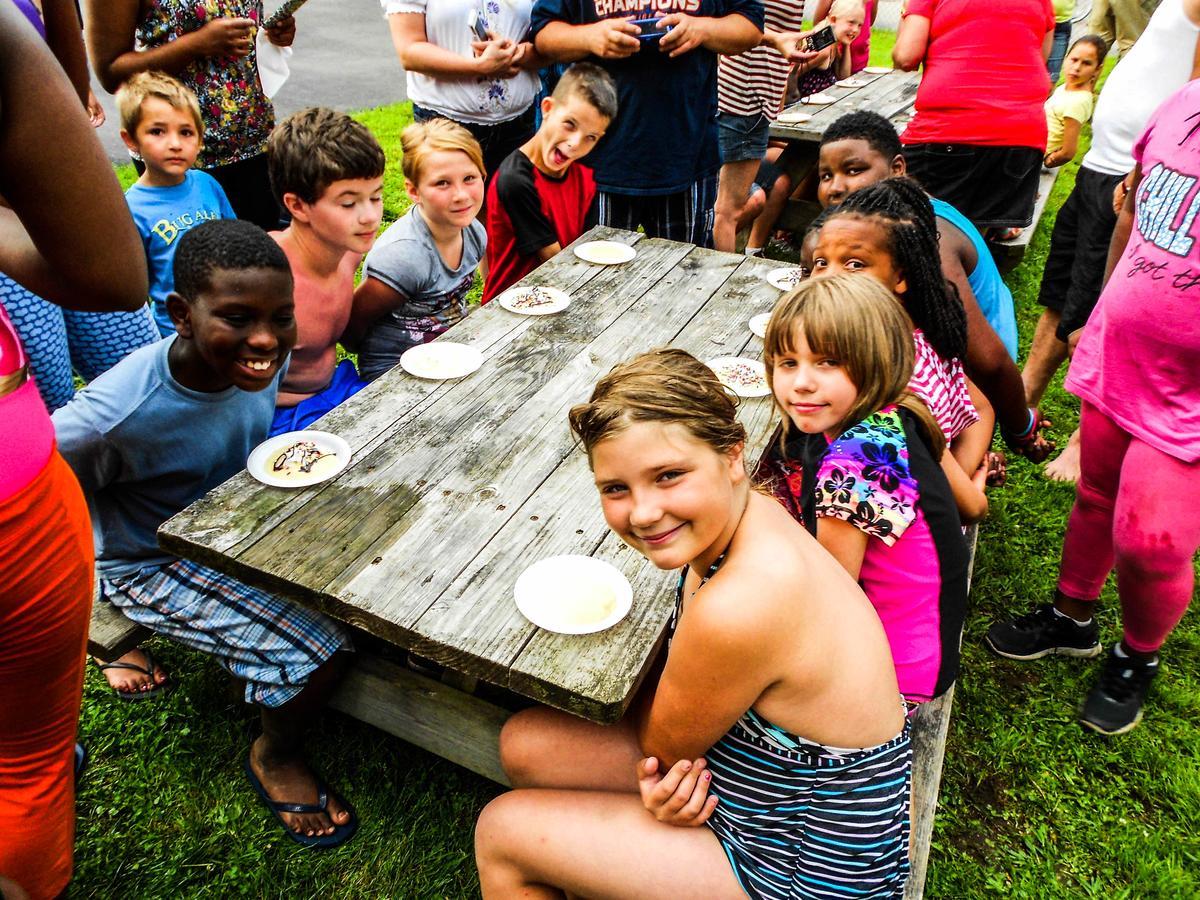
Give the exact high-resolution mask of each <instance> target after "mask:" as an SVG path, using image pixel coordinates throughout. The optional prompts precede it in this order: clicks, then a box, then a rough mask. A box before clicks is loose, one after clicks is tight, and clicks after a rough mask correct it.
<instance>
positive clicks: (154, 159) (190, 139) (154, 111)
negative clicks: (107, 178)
mask: <svg viewBox="0 0 1200 900" xmlns="http://www.w3.org/2000/svg"><path fill="white" fill-rule="evenodd" d="M117 109H118V110H119V112H120V114H121V140H123V141H124V142H125V146H126V147H128V148H129V152H130V153H132V154H134V156H135V157H136V158H138V159H140V160H141V161H142V162H143V163H144V164H145V166H146V170H145V171H144V172H142V175H141V177H140V178H139V179H138V180H137V181H136V182H135V183H134V184H132V185H130V187H129V190H128V191H126V192H125V201H126V202H127V203H128V204H129V211H130V212H131V213H132V214H133V221H134V222H135V223H136V224H137V228H138V231H139V232H140V233H141V235H142V244H143V245H144V246H145V248H146V262H147V264H148V266H149V269H150V308H151V311H152V312H153V313H154V322H155V324H156V325H158V330H159V332H160V333H161V334H162V335H163V336H166V335H171V334H174V333H175V325H174V324H173V323H172V322H171V317H170V316H169V315H168V314H167V305H166V304H167V295H168V294H169V293H171V291H172V290H174V287H175V279H174V276H173V275H172V271H171V262H172V260H173V259H174V258H175V248H176V247H177V246H178V245H179V238H181V237H182V236H183V235H184V233H185V232H186V231H187V230H188V229H189V228H194V227H195V226H196V225H199V224H200V223H201V222H207V221H208V220H209V219H234V218H237V216H236V215H235V214H234V212H233V207H232V206H230V205H229V200H228V199H226V197H225V191H224V190H223V189H222V187H221V185H220V184H218V183H217V180H216V179H215V178H213V177H212V176H211V175H209V174H208V173H207V172H201V171H199V170H197V169H193V168H192V166H193V165H195V162H196V156H197V155H198V154H199V153H200V144H201V143H202V142H203V135H204V121H203V119H201V117H200V104H199V103H197V102H196V95H195V94H193V93H192V92H191V91H190V90H188V89H187V88H186V87H184V86H183V85H182V84H180V83H179V82H178V81H176V80H175V79H174V78H172V77H171V76H170V75H164V74H163V73H162V72H140V73H138V74H137V75H134V76H133V77H132V78H130V79H129V80H128V81H127V82H125V84H123V85H122V86H121V89H120V90H119V91H117Z"/></svg>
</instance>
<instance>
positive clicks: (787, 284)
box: [763, 266, 801, 291]
mask: <svg viewBox="0 0 1200 900" xmlns="http://www.w3.org/2000/svg"><path fill="white" fill-rule="evenodd" d="M763 277H764V278H766V279H767V282H768V283H769V284H770V285H771V286H772V287H777V288H779V290H781V291H790V290H791V289H792V288H794V287H795V286H796V285H798V284H799V283H800V281H801V278H800V267H799V266H781V267H780V268H778V269H772V270H771V271H770V272H768V273H767V274H766V275H764V276H763Z"/></svg>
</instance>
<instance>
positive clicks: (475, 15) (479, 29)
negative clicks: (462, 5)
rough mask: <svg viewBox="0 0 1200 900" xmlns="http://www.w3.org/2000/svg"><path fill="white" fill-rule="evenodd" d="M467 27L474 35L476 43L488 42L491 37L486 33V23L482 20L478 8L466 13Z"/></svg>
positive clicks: (481, 12) (480, 10)
mask: <svg viewBox="0 0 1200 900" xmlns="http://www.w3.org/2000/svg"><path fill="white" fill-rule="evenodd" d="M467 26H468V27H469V28H470V29H471V32H472V33H473V34H474V35H475V40H477V41H490V40H491V37H490V36H489V35H488V33H487V22H485V21H484V18H483V10H482V9H479V8H478V7H477V8H475V9H473V10H471V11H470V12H469V13H467Z"/></svg>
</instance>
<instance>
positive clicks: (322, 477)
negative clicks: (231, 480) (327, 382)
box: [246, 431, 351, 488]
mask: <svg viewBox="0 0 1200 900" xmlns="http://www.w3.org/2000/svg"><path fill="white" fill-rule="evenodd" d="M301 442H309V443H312V444H313V445H315V446H316V449H317V451H318V452H320V453H322V454H333V455H334V456H335V461H334V463H333V464H329V463H324V462H318V463H317V464H316V467H315V468H314V469H312V470H310V471H308V472H297V473H296V474H295V475H291V474H288V473H287V470H285V471H284V472H278V471H276V470H275V462H276V460H277V459H278V458H279V456H280V455H281V454H283V453H284V452H286V451H287V449H288V448H289V447H291V446H292V445H294V444H298V443H301ZM350 457H351V452H350V445H349V444H347V443H346V442H345V441H344V440H342V439H341V438H340V437H338V436H337V435H336V434H329V433H328V432H326V431H289V432H287V433H286V434H277V435H275V437H273V438H267V439H266V440H265V441H263V442H262V443H261V444H259V445H258V446H257V447H255V448H254V449H253V450H251V451H250V458H249V459H247V460H246V470H247V471H248V472H249V473H250V474H251V475H252V476H253V477H254V478H256V479H258V480H259V481H261V482H262V483H263V484H269V485H271V486H272V487H285V488H299V487H310V486H311V485H314V484H320V483H321V482H322V481H328V480H329V479H330V478H333V477H334V476H336V475H337V474H338V473H339V472H341V471H342V470H343V469H344V468H346V466H348V465H350Z"/></svg>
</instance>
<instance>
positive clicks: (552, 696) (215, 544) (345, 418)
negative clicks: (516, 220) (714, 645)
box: [159, 228, 780, 782]
mask: <svg viewBox="0 0 1200 900" xmlns="http://www.w3.org/2000/svg"><path fill="white" fill-rule="evenodd" d="M601 238H603V239H609V240H618V241H621V242H624V243H627V244H632V245H634V247H635V249H636V251H637V255H636V257H635V258H634V259H633V260H632V261H630V262H628V263H625V264H623V265H614V266H601V265H595V264H591V263H587V262H585V261H583V260H581V259H578V258H577V257H576V256H575V255H574V254H573V252H572V251H571V249H569V248H568V249H567V250H564V251H563V252H562V253H560V254H558V255H557V256H556V257H555V258H554V259H552V260H550V261H549V262H548V263H546V264H545V265H543V266H542V267H540V268H539V269H537V270H536V271H535V272H534V273H532V274H531V275H529V276H528V277H527V278H526V279H525V280H524V281H523V282H522V284H537V285H548V286H553V287H556V288H559V289H561V290H564V291H566V292H567V293H568V294H570V296H571V303H570V306H569V307H568V308H567V309H566V310H564V311H563V312H561V313H558V314H555V315H549V316H522V315H516V314H514V313H511V312H508V311H507V310H504V309H502V308H500V306H499V304H498V303H494V302H493V303H491V304H489V305H488V306H485V307H483V308H482V309H479V310H476V311H475V312H473V313H472V314H471V315H470V316H468V317H467V318H466V319H465V320H464V321H463V322H461V323H460V324H458V325H456V326H455V327H454V328H452V329H451V330H450V331H449V332H448V333H447V334H446V335H445V337H444V339H445V340H449V341H455V342H461V343H467V344H470V345H472V346H474V347H475V348H477V349H478V350H480V351H481V353H482V355H483V365H482V367H481V368H480V369H479V370H478V371H476V372H474V373H473V374H471V375H469V376H467V377H465V378H461V379H458V380H454V381H426V380H421V379H418V378H415V377H413V376H411V375H409V374H406V373H405V372H403V371H402V370H401V369H400V368H399V367H397V368H395V369H393V370H392V371H391V372H389V373H388V374H386V375H385V376H383V377H382V378H380V379H379V380H378V381H376V382H374V383H373V384H371V385H370V386H369V387H367V388H366V389H364V390H363V391H362V392H360V393H359V394H357V395H356V396H354V397H352V398H351V399H350V400H348V401H346V402H345V403H344V404H343V405H342V406H340V407H338V408H337V409H336V410H334V411H333V412H331V413H330V414H329V415H327V416H326V417H324V418H323V419H321V420H320V422H318V423H317V424H316V425H315V426H314V427H315V428H317V429H320V430H324V431H329V432H333V433H336V434H338V435H340V436H341V437H343V438H344V439H345V440H346V441H347V442H348V443H349V444H350V446H351V448H352V450H353V454H354V455H353V460H352V462H351V463H350V465H349V467H348V468H346V469H345V470H344V471H343V472H341V473H340V474H339V475H338V476H337V477H336V478H335V479H333V480H331V481H328V482H325V483H323V484H321V485H318V486H315V487H311V488H304V489H298V490H297V489H292V490H288V489H283V488H274V487H268V486H266V485H263V484H260V483H258V482H257V481H255V480H253V479H252V478H251V477H250V476H249V475H248V474H247V473H245V472H243V473H242V474H240V475H238V476H235V477H234V478H233V479H231V480H230V481H228V482H226V483H225V484H224V485H222V486H220V487H219V488H217V489H216V490H214V491H212V492H211V493H210V494H208V495H207V496H206V497H205V498H203V499H202V500H200V501H198V502H197V503H195V504H193V505H192V506H191V507H189V508H188V509H186V510H184V511H183V512H182V513H180V514H179V515H177V516H175V517H174V518H173V519H171V520H169V521H168V522H166V523H165V524H164V525H163V526H162V528H161V529H160V532H159V539H160V543H161V544H162V545H163V547H164V548H166V549H167V550H169V551H170V552H172V553H176V554H178V555H180V556H182V557H185V558H188V559H192V560H195V561H197V562H200V563H202V564H204V565H207V566H211V567H212V568H214V569H217V570H219V571H222V572H227V573H229V574H231V575H234V576H235V577H237V578H240V579H242V580H243V581H246V582H247V583H249V584H253V585H255V586H258V587H261V588H264V589H266V590H269V591H272V592H274V593H276V594H279V595H280V596H284V597H288V598H290V599H293V600H295V601H297V602H299V603H302V604H304V605H306V606H310V607H313V608H315V609H318V610H320V611H322V612H325V613H327V614H329V615H331V616H333V617H334V618H337V619H339V620H341V621H343V622H347V623H349V624H350V625H352V626H354V627H355V628H356V629H359V630H360V633H362V632H365V633H367V634H369V635H372V636H373V638H375V639H381V640H382V641H383V642H386V644H387V645H393V646H394V647H397V648H402V649H403V650H404V651H409V652H411V653H413V654H416V655H417V656H419V657H421V658H424V659H427V660H432V661H434V662H436V663H438V664H440V665H442V666H445V667H446V668H447V669H448V670H450V671H451V672H453V673H459V675H460V676H466V677H468V678H470V679H478V680H479V681H480V682H483V683H485V684H489V685H495V686H498V687H500V688H504V689H506V690H508V691H511V692H514V693H516V694H519V695H523V696H524V697H527V698H529V699H531V700H535V701H538V702H542V703H546V704H548V705H550V706H554V707H557V708H559V709H564V710H567V711H569V712H572V713H575V714H577V715H580V716H583V717H585V718H588V719H592V720H594V721H599V722H614V721H616V720H617V719H619V718H620V716H621V715H622V714H623V713H624V712H625V709H626V708H627V706H628V704H629V702H630V701H631V699H632V698H633V696H634V693H635V692H636V690H637V688H638V686H639V685H640V683H641V680H642V678H643V676H644V675H645V673H646V670H647V668H648V667H649V665H650V663H651V662H652V660H653V657H654V654H655V652H656V650H657V648H658V647H659V645H660V640H661V638H662V635H663V631H664V629H665V626H666V622H667V618H668V615H669V613H670V609H671V606H672V603H673V591H674V583H675V579H676V578H677V575H676V574H674V573H668V572H662V571H659V570H658V569H656V568H654V566H653V565H651V564H650V563H649V562H647V561H646V560H645V559H644V558H643V557H641V556H640V555H639V554H637V553H636V552H634V551H632V550H630V549H629V548H628V547H626V546H625V545H624V544H622V543H621V541H620V540H619V539H618V538H617V537H616V536H615V535H613V534H611V533H610V532H609V530H608V527H607V526H606V524H605V522H604V518H603V515H602V513H601V509H600V502H599V497H598V495H597V492H596V488H595V486H594V484H593V482H592V478H591V473H590V471H589V469H588V464H587V458H586V455H585V454H584V453H583V451H582V450H581V449H580V448H578V447H577V446H576V445H575V442H574V440H573V438H572V436H571V434H570V430H569V428H568V425H567V410H568V409H569V408H570V407H571V406H572V405H573V404H575V403H579V402H582V401H584V400H586V399H587V398H588V396H589V394H590V392H591V389H592V386H593V385H594V384H595V382H596V381H597V380H598V379H599V378H600V377H602V376H603V375H604V374H606V373H607V372H608V371H609V369H611V368H612V367H613V366H614V365H615V364H617V363H619V362H622V361H624V360H626V359H628V358H630V357H631V356H633V355H634V354H636V353H638V352H641V351H644V350H649V349H651V348H654V347H660V346H665V345H668V344H669V345H672V346H675V347H680V348H683V349H685V350H688V351H690V352H691V353H693V354H695V355H696V356H697V357H699V358H700V359H703V360H709V359H713V358H716V357H722V356H739V355H745V356H750V357H754V358H758V357H760V356H761V351H762V342H761V340H760V339H759V338H757V337H755V336H754V335H753V334H752V333H751V332H750V330H749V328H748V325H747V322H748V320H749V319H750V317H751V316H753V315H755V314H757V313H763V312H769V311H770V310H771V308H772V306H773V305H774V303H775V301H776V300H777V299H778V298H779V296H780V291H779V290H778V289H777V288H775V287H772V286H771V285H770V284H768V283H767V281H766V280H765V277H764V276H765V275H766V274H767V273H768V272H769V271H770V270H771V268H772V267H773V266H774V265H778V264H777V263H774V264H773V263H771V262H769V261H765V260H757V259H748V258H746V257H743V256H739V255H734V254H727V253H717V252H714V251H711V250H704V249H699V248H697V247H694V246H692V245H690V244H680V243H675V242H672V241H665V240H657V239H648V238H644V237H643V236H642V235H639V234H634V233H631V232H622V231H616V230H614V229H607V228H597V229H593V230H592V231H591V232H589V233H588V234H587V235H584V237H583V238H581V241H587V240H593V239H601ZM739 415H740V417H741V419H742V421H743V423H744V424H745V425H746V426H747V429H748V431H749V433H750V436H751V437H750V450H751V452H752V453H755V454H756V453H757V449H758V448H760V447H761V446H762V445H763V444H764V443H765V440H766V438H767V436H768V432H769V429H770V426H771V420H772V418H773V417H772V412H771V403H770V401H769V398H766V397H763V398H758V399H753V400H745V401H743V403H742V406H741V409H740V413H739ZM564 553H577V554H585V555H589V556H596V557H600V558H602V559H605V560H608V561H609V562H611V563H613V564H614V565H616V566H617V568H619V569H621V570H622V571H623V572H624V574H625V575H626V577H627V578H628V579H629V581H630V583H631V584H632V586H633V593H634V603H633V609H632V610H631V612H630V613H629V615H628V616H627V617H626V618H625V619H624V620H623V621H622V622H620V623H619V624H618V625H616V626H615V627H613V628H612V629H609V630H608V631H604V632H601V633H599V634H593V635H584V636H567V635H561V634H555V633H551V632H548V631H543V630H541V629H539V628H537V627H536V626H534V625H532V624H531V623H530V622H528V621H527V620H526V619H525V618H524V617H523V616H522V615H521V613H520V612H519V611H518V610H517V607H516V604H515V602H514V599H513V586H514V583H515V581H516V579H517V577H518V576H519V575H520V574H521V572H522V571H524V570H525V569H526V568H527V567H528V566H529V565H531V564H532V563H535V562H537V561H538V560H540V559H544V558H546V557H549V556H555V555H558V554H564ZM364 643H369V639H367V640H365V641H364ZM397 655H402V654H399V653H398V652H397ZM387 656H388V654H378V653H369V652H360V653H359V654H358V661H357V663H356V665H355V667H354V669H353V670H352V672H351V674H350V676H349V677H348V679H347V682H346V684H345V685H344V686H343V688H342V690H341V691H340V692H339V694H338V695H337V698H336V699H335V701H334V705H335V706H336V707H338V708H340V709H342V710H343V711H345V712H348V713H350V714H352V715H354V716H357V717H358V718H361V719H364V720H365V721H368V722H371V723H372V724H374V725H377V726H379V727H382V728H384V729H385V730H387V731H390V732H392V733H395V734H397V735H399V736H401V737H403V738H405V739H406V740H409V741H411V742H413V743H416V744H418V745H420V746H423V747H425V748H426V749H428V750H431V751H433V752H435V753H438V754H439V755H442V756H444V757H446V758H448V759H451V760H452V761H454V762H457V763H459V764H461V765H464V766H466V767H467V768H470V769H472V770H474V771H476V772H479V773H481V774H483V775H486V776H488V777H490V778H493V779H494V780H497V781H501V782H503V781H504V775H503V772H502V771H501V770H500V767H499V763H498V757H497V746H496V739H497V733H498V730H499V727H500V725H501V724H502V723H503V721H504V719H505V718H506V717H507V715H508V711H507V710H506V709H504V708H501V707H498V706H495V705H493V704H492V703H490V702H488V701H486V700H484V699H482V698H481V697H480V696H476V695H472V694H470V693H466V692H463V691H460V690H457V689H456V688H455V687H451V686H449V685H447V684H446V683H444V682H443V681H439V680H436V679H434V678H429V677H426V676H424V675H421V674H417V673H416V672H413V671H411V669H410V668H408V667H406V666H404V665H402V664H401V663H400V662H398V661H395V660H392V661H389V660H388V658H387ZM450 680H451V681H454V682H455V683H458V684H460V685H461V681H462V679H461V678H459V679H450ZM481 693H486V691H483V692H481Z"/></svg>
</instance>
